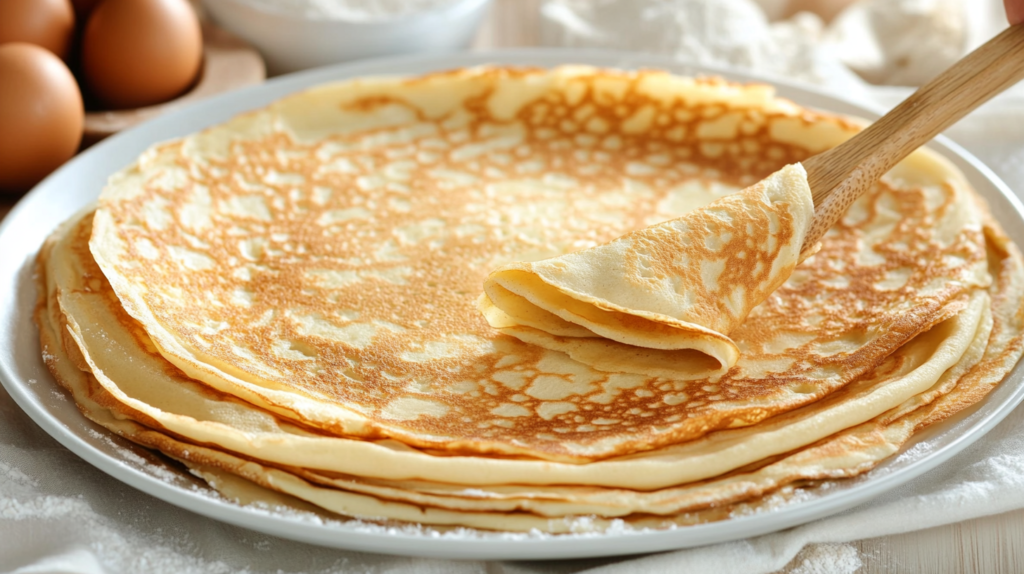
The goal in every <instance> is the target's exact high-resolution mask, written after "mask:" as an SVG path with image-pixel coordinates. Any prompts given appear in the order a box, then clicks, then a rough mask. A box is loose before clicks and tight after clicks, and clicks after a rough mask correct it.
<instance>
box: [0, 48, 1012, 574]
mask: <svg viewBox="0 0 1024 574" xmlns="http://www.w3.org/2000/svg"><path fill="white" fill-rule="evenodd" d="M489 63H493V64H499V65H539V66H541V67H551V66H555V65H561V64H573V63H576V64H580V63H582V64H587V65H597V66H601V67H608V68H623V69H637V68H660V69H667V70H669V71H671V72H673V73H681V74H689V75H695V74H696V75H719V76H722V77H725V78H727V79H729V80H733V81H740V82H757V83H769V84H772V85H773V86H775V88H776V93H777V95H778V96H780V97H783V98H787V99H791V100H793V101H797V102H799V100H801V99H810V100H815V101H828V102H829V103H830V104H831V105H830V106H828V107H827V109H829V110H830V111H833V112H835V111H838V112H839V113H847V114H851V113H852V114H856V115H862V116H865V117H868V118H869V119H873V118H875V117H877V116H879V115H881V114H880V113H879V112H880V110H879V108H878V107H877V106H874V105H871V104H865V103H857V102H853V101H850V100H847V99H845V98H843V97H841V96H839V95H838V94H835V93H833V92H829V91H828V90H827V89H823V88H820V87H814V86H808V85H802V84H797V83H794V82H789V81H787V80H786V79H785V78H778V77H771V76H766V75H763V74H758V73H755V72H750V71H744V70H735V69H729V68H724V67H716V66H705V65H698V64H695V63H692V62H685V61H680V60H677V59H673V58H670V57H666V56H660V55H653V54H643V53H634V52H619V51H612V50H576V49H552V48H526V49H511V50H494V51H486V52H473V53H458V54H427V55H417V56H397V57H387V58H375V59H370V60H360V61H357V62H350V63H345V64H339V65H335V66H329V67H325V68H317V69H314V70H307V71H303V72H297V73H293V74H287V75H284V76H279V77H277V78H272V79H270V80H268V81H267V82H265V83H263V84H259V85H256V86H251V87H247V88H243V89H241V90H237V91H234V92H229V93H227V94H222V95H218V96H215V97H212V98H210V99H208V100H204V101H201V102H197V103H195V104H192V105H190V106H188V107H185V108H182V109H180V110H176V111H174V112H171V113H169V114H167V115H164V116H161V117H159V118H156V119H153V120H150V121H148V122H145V123H143V124H141V125H140V126H138V127H135V128H133V129H131V130H127V131H126V132H124V133H121V134H118V135H116V136H113V137H111V138H109V139H108V140H104V141H103V142H100V143H99V144H96V145H95V146H93V147H92V148H90V149H88V150H86V151H85V152H83V153H82V154H79V156H77V157H76V158H74V159H73V160H71V161H70V162H68V163H67V164H65V165H64V166H63V167H61V168H60V169H58V170H57V171H56V172H54V173H53V174H51V175H50V176H49V177H47V178H46V179H44V180H43V181H42V182H41V183H40V184H39V185H37V186H36V187H35V188H34V189H33V190H32V191H31V192H30V193H28V194H27V195H26V196H25V197H24V198H22V200H21V201H19V202H18V204H17V205H16V206H15V207H14V208H13V209H12V210H11V211H10V212H9V213H8V215H7V216H6V218H5V219H4V221H3V222H2V223H0V282H13V285H11V287H13V288H14V289H15V296H14V297H12V298H8V299H7V300H6V302H5V303H3V304H2V305H0V383H2V384H3V386H4V387H5V388H6V390H7V392H8V393H9V394H10V396H11V397H12V398H13V399H14V401H15V402H16V403H17V404H18V406H19V407H20V408H21V409H22V410H23V411H24V412H25V413H26V414H28V416H29V417H30V418H31V419H32V420H33V421H34V422H35V423H36V424H37V425H39V426H40V427H41V428H42V429H43V430H44V431H45V432H46V433H47V434H49V435H50V436H52V437H53V438H54V439H56V440H57V441H58V442H59V443H60V444H62V445H63V446H65V447H66V448H68V449H69V450H71V451H72V452H73V453H74V454H75V455H77V456H79V457H80V458H82V459H84V460H85V461H86V462H88V463H89V464H91V465H93V466H94V467H96V468H98V469H99V470H101V471H103V472H105V473H106V474H108V475H110V476H112V477H113V478H115V479H117V480H119V481H120V482H123V483H125V484H128V485H129V486H132V487H133V488H136V489H138V490H141V491H143V492H145V493H147V494H149V495H152V496H155V497H156V498H158V499H161V500H163V501H165V502H168V503H170V504H173V505H175V506H178V507H180V508H184V509H186V510H189V511H192V512H195V513H197V514H200V515H203V516H206V517H209V518H213V519H215V520H220V521H222V522H227V523H229V524H233V525H236V526H241V527H243V528H248V529H251V530H257V531H260V532H263V533H265V534H270V535H274V536H279V537H282V538H287V539H291V540H295V541H299V542H306V543H312V544H317V545H321V546H328V547H333V548H337V549H345V550H359V551H368V552H377V553H386V554H395V555H407V556H424V557H433V558H458V559H520V560H522V559H567V558H584V557H588V558H596V557H604V556H616V555H625V554H637V553H642V552H654V551H665V550H673V549H682V548H689V547H694V546H701V545H705V544H712V543H719V542H727V541H732V540H738V539H742V538H748V537H752V536H758V535H762V534H767V533H769V532H774V531H778V530H781V529H784V528H788V527H791V526H796V525H798V524H803V523H806V522H810V521H812V520H815V519H818V518H823V517H825V516H829V515H831V514H835V513H837V512H840V511H842V510H845V509H847V508H851V507H853V506H856V505H859V504H862V503H864V502H865V501H867V500H868V499H870V498H873V497H875V496H878V495H880V494H882V493H883V492H887V491H889V490H891V489H893V488H895V487H897V486H900V485H902V484H905V483H907V482H909V481H911V480H913V479H914V478H917V477H918V476H920V475H922V474H924V473H926V472H928V471H929V470H931V469H933V468H935V467H936V466H938V465H940V464H942V463H944V462H946V461H947V460H949V459H950V458H952V457H953V456H955V455H956V454H957V453H959V452H960V451H962V450H963V449H965V448H967V447H968V446H970V445H971V444H973V443H974V442H975V441H976V440H978V439H979V438H981V436H983V435H984V434H985V433H986V432H987V431H988V430H990V429H991V428H992V427H994V426H995V425H996V424H998V423H999V422H1000V421H1001V420H1002V419H1003V418H1005V417H1006V416H1007V415H1008V414H1009V413H1010V412H1011V411H1012V410H1013V409H1014V407H1016V406H1017V404H1019V403H1020V402H1021V401H1022V400H1024V385H1021V384H1020V382H1021V379H1024V369H1022V368H1021V365H1020V364H1018V365H1017V366H1016V367H1015V368H1014V369H1013V370H1012V371H1011V373H1009V374H1008V375H1007V376H1006V378H1005V379H1004V384H1000V385H999V386H998V387H996V390H994V391H993V392H992V393H990V394H989V396H987V397H986V398H985V399H984V400H983V401H982V402H981V403H979V405H976V407H975V408H973V409H971V410H970V411H969V412H968V413H965V414H964V415H963V416H961V417H960V418H959V419H956V420H957V421H960V422H951V421H943V422H941V423H938V425H937V426H939V427H943V426H945V427H951V426H956V425H960V426H964V425H966V429H962V430H964V432H962V433H961V434H958V435H957V436H956V437H954V438H953V439H951V440H949V441H948V442H947V443H946V444H944V445H943V446H941V447H940V448H938V449H936V450H935V451H933V452H931V453H929V454H927V455H925V456H924V457H923V458H921V459H919V460H916V461H912V462H910V463H908V466H906V467H904V468H901V469H897V470H895V471H893V472H891V473H888V474H885V473H883V474H882V475H881V476H878V477H876V478H872V479H870V480H865V481H864V482H865V483H864V484H857V485H854V486H852V487H851V488H850V489H848V490H845V491H843V492H839V493H835V494H831V495H825V496H823V497H820V498H817V499H814V500H810V501H804V502H799V503H795V504H792V505H788V506H786V507H784V508H781V509H778V510H773V511H771V512H768V513H764V514H756V515H752V516H744V517H739V518H733V519H730V520H725V521H720V522H714V523H709V524H702V525H697V526H689V527H681V528H677V529H672V530H660V531H639V532H628V533H618V532H615V533H605V534H588V535H570V536H543V537H531V536H524V537H507V538H501V539H493V538H486V537H471V538H467V537H447V536H445V535H441V536H427V535H423V534H413V533H407V532H403V531H385V532H377V531H372V532H366V531H364V530H360V529H359V527H357V526H346V525H345V524H334V523H315V522H310V521H307V520H298V519H295V518H291V517H289V516H285V515H275V514H272V513H268V512H267V511H266V510H261V509H256V508H252V507H245V506H241V505H238V504H235V503H231V502H228V501H226V500H223V499H215V498H211V497H210V496H208V495H206V494H201V493H199V492H196V491H194V490H191V489H186V488H183V487H181V486H177V485H174V484H171V483H169V482H166V481H164V480H161V479H158V478H156V477H154V476H152V475H150V474H147V473H145V472H143V471H142V470H140V469H138V468H136V467H134V466H132V465H129V464H127V463H126V462H125V460H123V459H120V460H119V459H118V458H117V457H114V456H112V455H111V454H110V453H109V452H105V451H104V450H103V449H100V448H97V446H96V445H95V444H93V443H91V442H89V441H87V440H86V439H85V438H83V437H82V436H80V435H79V434H77V433H76V432H74V431H73V430H72V428H71V427H70V426H68V424H67V423H66V422H65V421H62V420H61V419H60V418H59V417H57V416H55V415H54V414H53V413H52V412H51V411H50V408H48V407H47V406H46V405H45V404H44V402H43V401H42V400H40V396H39V395H38V393H36V391H34V390H33V388H34V386H35V384H36V382H34V381H35V379H31V378H30V379H23V378H22V377H21V376H20V375H19V374H18V370H19V369H18V368H19V367H21V368H22V369H25V368H26V365H21V364H19V363H18V361H19V360H21V359H24V360H29V359H25V358H21V359H19V356H18V355H17V354H16V353H15V351H14V348H15V346H16V345H18V344H21V345H24V341H18V340H17V339H18V338H19V333H21V335H22V336H24V333H23V332H21V331H19V330H18V325H17V323H18V322H19V321H21V322H24V321H25V318H26V316H27V315H30V313H26V311H25V308H24V303H25V299H26V293H25V291H26V286H25V283H30V282H31V281H32V278H31V274H32V269H31V265H32V261H33V260H34V255H35V252H36V250H37V249H38V245H39V244H40V243H41V242H36V243H35V244H32V242H28V241H26V242H25V243H24V244H23V245H21V246H20V247H19V246H17V243H14V242H16V241H17V240H18V238H17V237H9V236H14V235H15V234H16V232H17V231H19V226H21V227H24V223H25V221H24V220H26V219H29V218H30V216H32V215H33V214H34V213H35V212H38V211H39V209H40V208H39V206H38V204H39V203H41V202H45V201H46V199H47V198H51V196H53V198H54V199H56V198H59V197H60V196H61V193H62V192H61V189H62V188H61V186H62V185H64V184H65V182H66V181H67V180H71V179H74V176H75V175H82V174H83V173H84V174H85V175H87V176H91V179H93V180H96V179H97V172H103V171H104V170H108V171H106V172H105V173H106V174H109V173H112V171H109V170H110V168H111V167H113V169H119V168H120V167H121V166H122V165H126V164H128V163H130V162H131V161H134V159H135V157H137V156H138V154H139V153H141V151H142V150H143V149H145V148H146V147H148V146H149V145H151V144H153V143H156V142H157V141H163V140H165V139H168V138H167V135H168V134H173V133H175V132H181V133H180V134H179V135H185V134H186V133H190V132H192V131H195V130H196V129H202V127H205V126H201V127H199V128H195V127H194V124H196V123H205V125H213V124H216V123H220V122H223V121H225V120H227V119H229V118H230V117H233V116H234V115H237V114H239V113H243V112H245V111H248V110H251V109H255V108H259V107H262V106H264V105H266V104H267V103H269V102H270V101H273V100H276V99H278V98H280V97H282V96H283V95H285V94H287V93H292V92H295V91H299V90H302V89H305V88H308V87H312V86H315V85H317V84H320V83H324V82H329V81H337V80H344V79H347V78H352V77H356V76H365V75H374V74H377V75H380V74H381V73H382V71H383V73H387V74H394V73H398V72H396V71H388V70H398V69H407V70H408V71H406V72H402V73H425V72H429V71H434V70H442V69H450V68H453V67H463V66H475V65H484V64H489ZM801 105H808V104H803V103H802V104H801ZM833 105H834V106H835V107H833ZM808 107H822V106H814V105H810V106H808ZM836 107H838V108H840V109H839V110H837V109H836ZM203 118H208V119H203ZM930 145H931V147H932V148H933V149H935V150H936V151H938V152H939V153H940V154H942V155H943V156H944V157H946V158H947V159H949V160H951V161H953V163H954V164H956V165H957V166H958V167H959V168H960V169H961V170H963V171H964V172H965V174H968V179H972V183H974V180H979V181H984V182H985V184H987V185H988V187H990V188H991V189H992V190H994V192H995V193H996V194H997V197H998V199H999V200H1001V201H1002V202H1004V203H1006V204H1007V207H1010V208H1011V209H1009V210H994V215H995V216H996V217H997V219H999V220H1000V221H1001V222H1002V223H1004V224H1005V223H1006V219H1007V218H1009V219H1012V220H1013V221H1014V222H1015V223H1017V224H1018V225H1019V226H1021V228H1022V230H1021V231H1020V232H1019V233H1017V234H1016V235H1018V236H1020V237H1017V238H1015V239H1016V240H1017V243H1018V244H1024V243H1021V240H1024V206H1022V204H1021V202H1020V200H1018V198H1017V197H1016V196H1015V195H1014V194H1013V193H1012V192H1011V191H1010V189H1009V188H1008V187H1007V186H1006V184H1005V183H1003V182H1002V181H1001V180H1000V179H999V178H998V176H996V175H995V174H994V173H993V172H992V170H991V169H989V168H988V167H987V166H985V165H984V164H983V163H982V162H980V161H979V160H978V159H977V158H975V157H974V156H973V155H971V154H970V153H969V152H967V151H966V150H964V149H963V148H962V147H960V146H959V145H957V144H955V143H953V142H952V141H950V140H948V139H947V138H945V137H941V136H940V137H939V138H936V140H935V141H934V142H933V143H932V144H930ZM140 146H141V149H140ZM122 160H123V161H122ZM84 179H90V178H89V177H84ZM83 185H84V184H83ZM67 193H68V192H63V194H64V195H67ZM98 193H99V189H98V187H97V188H96V189H95V193H93V195H98ZM982 193H983V194H984V192H982ZM986 199H989V201H990V202H991V201H992V198H990V197H988V195H986ZM76 201H77V203H76ZM89 201H90V199H89V198H88V197H83V198H72V201H71V202H69V203H67V204H62V205H60V206H58V207H57V208H56V209H55V210H53V214H48V215H47V217H48V218H49V220H50V222H51V223H52V226H51V227H49V228H46V229H44V230H40V231H39V233H37V234H36V235H40V234H41V235H43V236H45V235H48V234H49V233H50V231H51V230H52V229H53V227H56V225H57V224H58V223H59V222H60V221H62V220H64V219H66V216H67V215H70V214H71V213H73V212H74V211H77V210H78V209H80V208H81V207H83V206H84V205H87V204H88V202H89ZM33 210H35V211H33ZM1007 231H1008V232H1010V231H1011V230H1010V229H1009V228H1008V229H1007ZM1011 235H1013V234H1011ZM12 243H13V244H14V245H15V246H16V247H15V248H14V251H17V252H18V253H19V254H21V255H24V258H23V259H22V260H20V261H14V260H12V259H11V258H9V257H8V256H7V255H6V253H7V252H8V251H9V250H10V248H9V247H8V245H9V244H12ZM28 291H31V293H30V294H31V295H32V298H31V299H30V301H34V289H28ZM19 305H21V307H20V311H19ZM19 312H20V314H21V315H20V316H19ZM8 320H10V322H11V323H10V325H8V324H7V321H8ZM29 322H30V321H29ZM22 326H23V325H22ZM29 327H30V328H29V329H28V331H29V336H28V337H27V338H28V339H29V340H30V341H33V340H34V341H38V337H37V336H36V330H35V327H34V325H31V324H30V325H29ZM29 346H31V342H30V345H29ZM35 348H36V353H35V363H37V364H35V365H30V366H29V367H34V368H36V370H38V366H39V365H41V359H40V358H39V353H38V344H37V343H36V346H35ZM43 378H44V379H46V381H45V382H47V383H49V382H52V381H53V379H52V377H50V376H49V374H48V373H46V374H45V376H44V377H43ZM1011 380H1012V381H1013V383H1014V384H1012V385H1007V384H1005V383H1007V382H1009V381H1011ZM1008 387H1010V388H1008ZM999 391H1002V392H999ZM1003 395H1006V396H1003ZM994 396H999V397H1000V401H999V402H998V403H997V404H995V405H992V404H989V403H991V402H993V400H994V399H993V397H994ZM983 405H988V407H989V409H987V410H985V409H982V408H981V407H982V406H983ZM68 408H70V409H71V410H73V411H74V414H77V416H78V417H80V418H81V421H83V422H85V423H86V424H87V426H95V425H93V423H91V422H90V421H87V420H86V419H85V418H84V417H83V416H82V415H81V414H80V413H79V412H78V410H77V408H76V407H75V406H74V405H73V403H70V406H69V407H68ZM69 416H73V415H69ZM971 417H973V419H972V418H971ZM95 428H100V427H98V426H96V427H95ZM104 432H106V431H104ZM111 436H112V435H111ZM892 460H893V459H889V461H887V462H890V461H892Z"/></svg>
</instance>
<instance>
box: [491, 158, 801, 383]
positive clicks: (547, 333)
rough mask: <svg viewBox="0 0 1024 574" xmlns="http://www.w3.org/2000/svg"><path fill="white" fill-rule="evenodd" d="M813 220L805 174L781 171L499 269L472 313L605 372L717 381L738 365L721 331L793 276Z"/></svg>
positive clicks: (738, 321)
mask: <svg viewBox="0 0 1024 574" xmlns="http://www.w3.org/2000/svg"><path fill="white" fill-rule="evenodd" d="M813 217H814V202H813V200H812V199H811V189H810V187H808V185H807V173H806V172H805V171H804V169H803V167H802V166H800V165H799V164H797V165H791V166H786V167H784V168H782V169H781V170H779V171H778V172H776V173H773V174H772V175H770V176H768V177H767V178H765V179H764V180H762V181H759V182H758V183H756V184H755V185H753V186H751V187H748V188H747V189H744V190H742V191H740V192H738V193H736V194H734V195H730V196H727V197H724V198H722V199H719V200H716V201H714V202H712V203H710V204H708V205H707V206H705V207H703V208H701V209H697V210H694V211H691V212H689V213H687V214H686V215H683V216H682V217H680V218H678V219H673V220H671V221H667V222H664V223H659V224H657V225H652V226H650V227H646V228H644V229H639V230H637V231H634V232H631V233H628V234H626V235H624V236H622V237H619V238H617V239H615V240H614V241H612V242H610V243H606V244H604V245H600V246H597V247H591V248H589V249H585V250H582V251H578V252H575V253H570V254H567V255H561V256H559V257H554V258H551V259H545V260H543V261H538V262H535V263H521V262H516V263H510V264H507V265H504V266H502V267H501V268H500V269H497V270H495V271H494V272H493V273H491V274H490V275H489V276H488V277H487V280H486V281H485V282H484V294H483V295H482V296H481V297H480V301H479V306H480V311H481V312H482V313H483V314H484V316H485V317H486V318H487V322H488V323H490V325H491V326H492V327H495V328H497V329H501V330H502V332H504V333H508V334H509V335H512V336H513V337H516V338H518V339H520V340H522V341H525V342H528V343H534V344H538V345H541V346H542V347H545V348H547V349H553V350H556V351H563V352H565V353H566V354H568V355H569V356H570V357H572V358H573V359H576V360H578V361H580V362H582V363H585V364H587V365H590V366H593V367H594V368H597V369H600V370H602V371H609V372H621V371H626V372H632V373H641V374H645V375H653V376H662V377H672V378H676V379H681V380H693V379H702V378H709V377H712V376H715V375H721V374H724V373H725V371H727V370H728V369H730V368H732V367H733V366H735V365H736V361H737V360H738V359H739V357H740V350H739V347H737V345H736V343H735V342H733V340H732V339H730V338H729V333H730V332H732V330H733V329H734V328H735V327H737V326H738V325H740V324H741V323H742V322H743V320H744V319H746V317H747V315H748V314H749V313H750V311H751V310H752V309H753V308H754V307H756V306H758V305H760V304H761V302H763V301H764V300H765V299H766V298H767V297H768V296H769V295H771V294H772V293H774V292H775V290H776V289H778V288H779V287H780V286H781V285H782V284H783V283H784V282H785V281H786V280H787V279H789V276H790V274H791V273H792V272H793V268H794V267H796V264H797V262H798V258H799V256H800V253H801V250H802V248H803V243H804V236H805V235H806V233H807V230H808V229H809V228H810V225H811V220H812V219H813ZM629 346H636V347H641V348H643V349H644V350H643V351H642V352H640V353H636V352H630V349H629ZM708 357H710V358H711V359H714V362H712V363H711V364H710V365H709V361H708V360H707V358H708Z"/></svg>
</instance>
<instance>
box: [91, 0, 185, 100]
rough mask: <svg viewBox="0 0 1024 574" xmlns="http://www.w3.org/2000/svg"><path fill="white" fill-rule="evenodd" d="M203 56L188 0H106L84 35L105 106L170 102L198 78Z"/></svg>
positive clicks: (95, 84)
mask: <svg viewBox="0 0 1024 574" xmlns="http://www.w3.org/2000/svg"><path fill="white" fill-rule="evenodd" d="M202 57H203V39H202V34H201V31H200V29H199V19H198V18H197V17H196V13H195V11H194V10H193V9H192V6H191V5H190V4H189V3H188V1H187V0H104V1H103V2H101V3H100V4H99V5H98V6H96V7H95V8H94V9H93V11H92V13H91V14H90V15H89V21H88V22H87V23H86V25H85V33H84V34H83V36H82V72H83V74H84V76H85V84H86V86H87V87H88V89H89V91H90V92H91V93H92V94H93V95H94V96H96V98H97V99H98V100H99V101H100V103H101V104H103V105H104V106H105V107H108V108H112V109H116V108H137V107H142V106H148V105H151V104H157V103H160V102H164V101H167V100H169V99H171V98H173V97H175V96H177V95H178V94H180V93H182V92H183V91H185V90H186V89H187V88H188V87H189V86H190V85H191V84H192V82H193V81H194V80H195V78H196V75H197V74H198V72H199V67H200V64H201V63H202Z"/></svg>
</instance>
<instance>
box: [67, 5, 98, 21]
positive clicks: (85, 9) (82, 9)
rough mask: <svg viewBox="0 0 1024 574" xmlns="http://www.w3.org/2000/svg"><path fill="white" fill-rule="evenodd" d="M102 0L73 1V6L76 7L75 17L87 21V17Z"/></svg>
mask: <svg viewBox="0 0 1024 574" xmlns="http://www.w3.org/2000/svg"><path fill="white" fill-rule="evenodd" d="M99 2H100V0H71V5H72V6H74V7H75V16H77V17H78V18H79V19H81V20H82V21H83V22H84V21H85V18H86V16H88V15H89V12H91V11H92V9H93V8H94V7H95V6H96V5H97V4H99Z"/></svg>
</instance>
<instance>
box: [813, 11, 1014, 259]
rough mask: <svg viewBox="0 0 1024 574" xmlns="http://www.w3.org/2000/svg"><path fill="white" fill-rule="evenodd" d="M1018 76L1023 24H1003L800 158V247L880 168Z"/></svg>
mask: <svg viewBox="0 0 1024 574" xmlns="http://www.w3.org/2000/svg"><path fill="white" fill-rule="evenodd" d="M1021 79H1024V24H1018V25H1016V26H1011V27H1009V28H1007V29H1006V30H1005V31H1003V32H1002V33H1001V34H999V35H998V36H996V37H995V38H992V39H991V40H989V41H988V42H987V43H985V44H984V45H983V46H981V47H980V48H978V49H977V50H975V51H973V52H971V53H970V54H968V55H967V56H965V57H964V58H963V59H962V60H960V61H959V62H957V63H956V64H954V65H953V67H951V68H949V69H948V70H946V71H945V72H943V73H941V74H939V76H938V77H936V78H935V79H934V80H932V81H930V82H928V83H927V84H925V85H924V86H922V87H921V88H920V89H919V90H917V91H916V92H914V93H913V94H912V95H911V96H910V97H909V98H907V99H906V100H904V101H903V103H901V104H900V105H898V106H896V107H895V108H893V109H892V111H890V112H889V113H887V114H885V115H884V116H882V118H881V119H879V120H878V121H876V122H875V123H873V124H871V126H869V127H868V128H867V129H865V130H864V131H862V132H861V133H859V134H857V135H856V136H854V137H853V138H851V139H849V140H847V141H846V142H844V143H842V144H841V145H839V146H837V147H834V148H832V149H830V150H828V151H825V152H822V153H820V154H818V155H816V156H814V157H811V158H809V159H807V160H805V161H803V162H801V163H802V164H803V166H804V168H805V169H806V170H807V179H808V182H809V183H810V187H811V195H812V196H813V198H814V221H813V222H812V224H811V229H810V231H808V234H807V237H806V238H805V239H804V249H805V250H806V249H808V248H809V247H811V246H813V245H814V244H815V243H816V242H817V241H818V240H820V239H821V236H822V235H824V234H825V232H826V231H828V228H829V227H832V224H833V223H835V222H836V220H838V219H839V218H840V217H841V216H842V214H843V213H845V212H846V208H848V207H849V206H850V204H851V203H853V201H854V200H855V199H857V198H858V197H859V196H860V194H861V193H863V192H864V191H865V190H866V189H868V188H869V187H870V186H871V185H872V184H874V183H875V182H876V181H878V179H879V178H881V177H882V174H884V173H885V172H887V171H889V170H890V169H891V168H892V167H893V166H895V165H896V164H897V163H898V162H899V161H900V160H902V159H903V158H905V157H906V156H908V155H910V153H911V152H912V151H914V150H915V149H917V148H918V147H920V146H922V145H924V144H925V143H927V142H928V140H930V139H932V138H933V137H935V136H936V135H938V134H939V133H940V132H942V130H944V129H946V128H948V127H949V126H951V125H953V124H954V123H956V122H957V121H958V120H959V119H960V118H962V117H964V116H965V115H967V113H968V112H970V111H971V110H973V109H974V108H977V107H978V106H980V105H981V104H983V103H985V102H986V101H988V100H989V99H990V98H991V97H992V96H995V95H996V94H998V93H1000V92H1002V91H1003V90H1005V89H1006V88H1009V87H1010V86H1012V85H1013V84H1016V83H1017V82H1018V81H1020V80H1021ZM1020 128H1021V130H1022V131H1024V126H1020Z"/></svg>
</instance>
